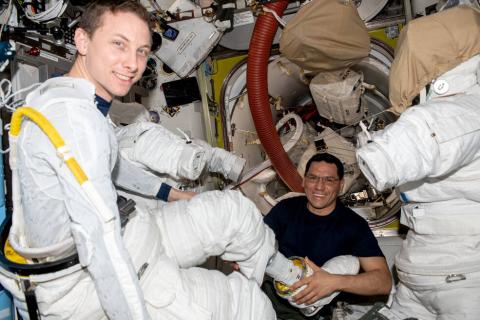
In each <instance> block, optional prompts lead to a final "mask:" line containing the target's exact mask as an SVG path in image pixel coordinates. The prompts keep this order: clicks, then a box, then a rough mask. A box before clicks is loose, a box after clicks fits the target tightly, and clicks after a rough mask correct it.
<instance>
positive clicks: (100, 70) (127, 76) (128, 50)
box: [69, 12, 151, 101]
mask: <svg viewBox="0 0 480 320" xmlns="http://www.w3.org/2000/svg"><path fill="white" fill-rule="evenodd" d="M101 19H102V22H101V25H100V27H99V28H98V29H96V30H95V32H94V33H93V35H91V36H89V35H88V33H87V32H86V31H85V30H83V29H82V28H77V30H76V32H75V44H76V46H77V50H78V57H77V60H76V61H75V64H74V67H73V68H72V70H71V71H70V73H69V75H70V76H73V77H82V78H85V79H87V80H89V81H90V82H92V83H93V84H94V85H95V89H96V94H97V95H99V96H101V97H102V98H104V99H105V100H107V101H110V100H112V99H113V97H114V96H124V95H126V94H127V93H128V91H129V90H130V88H131V87H132V85H133V84H134V83H135V82H137V81H138V80H139V79H140V77H141V76H142V74H143V71H144V70H145V67H146V65H147V59H148V55H149V53H150V45H151V35H150V30H149V27H148V25H147V24H146V23H145V21H143V20H141V19H140V18H139V17H138V16H136V15H135V14H133V13H130V12H116V13H111V12H105V13H104V14H103V15H102V17H101Z"/></svg>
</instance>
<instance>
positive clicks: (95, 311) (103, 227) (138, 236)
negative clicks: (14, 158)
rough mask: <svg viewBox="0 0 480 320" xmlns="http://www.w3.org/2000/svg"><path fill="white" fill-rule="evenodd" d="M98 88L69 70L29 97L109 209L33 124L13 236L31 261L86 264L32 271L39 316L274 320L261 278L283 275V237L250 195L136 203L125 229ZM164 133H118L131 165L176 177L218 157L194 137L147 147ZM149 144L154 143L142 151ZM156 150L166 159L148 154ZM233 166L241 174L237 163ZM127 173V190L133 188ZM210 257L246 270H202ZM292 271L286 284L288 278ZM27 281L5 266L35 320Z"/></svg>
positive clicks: (24, 139) (23, 138) (4, 278)
mask: <svg viewBox="0 0 480 320" xmlns="http://www.w3.org/2000/svg"><path fill="white" fill-rule="evenodd" d="M94 94H95V88H94V87H93V85H91V84H90V83H89V82H88V81H86V80H82V79H79V78H68V77H61V78H54V79H50V80H48V81H46V82H45V83H43V84H42V85H41V86H40V87H38V88H37V89H36V90H35V91H33V92H31V93H30V94H29V95H28V97H27V100H26V102H27V105H29V106H31V107H33V108H35V109H37V110H38V111H40V112H41V113H42V114H43V115H44V116H45V117H46V118H47V119H48V120H49V121H50V122H51V123H52V124H53V126H54V127H55V128H56V129H57V130H58V131H59V133H60V135H61V136H62V137H63V139H64V140H65V141H66V143H67V146H68V147H69V149H70V150H67V151H68V152H71V154H72V155H73V156H74V157H75V158H76V159H77V161H78V162H79V163H80V165H81V166H82V168H83V170H84V171H85V173H86V175H87V176H88V178H89V181H91V183H92V184H93V186H94V188H95V189H96V190H97V191H99V192H100V196H101V198H102V199H103V201H104V203H105V204H106V206H105V207H104V208H101V210H99V209H98V207H95V206H94V205H93V204H92V202H91V201H90V200H89V198H88V197H87V196H86V195H85V193H84V192H83V190H82V188H81V187H80V185H79V184H78V183H77V181H75V178H74V176H73V175H72V174H71V172H69V169H68V168H67V166H66V165H65V164H64V162H63V161H62V159H61V158H58V157H57V156H60V155H59V154H57V151H56V150H55V148H54V147H53V146H52V144H51V142H50V141H49V140H48V139H47V137H46V136H45V134H44V133H42V132H41V129H40V128H39V127H38V126H37V125H35V124H34V123H32V122H31V121H24V123H25V124H24V125H23V127H22V134H21V135H20V136H19V139H18V142H17V143H18V163H13V166H14V167H18V168H21V170H19V171H18V178H19V182H20V186H21V191H22V192H21V208H17V209H18V210H16V211H15V212H14V215H13V224H12V228H11V231H10V237H9V239H10V242H11V243H12V246H13V247H14V248H15V249H16V251H17V252H19V253H21V254H22V256H24V257H26V258H28V259H29V260H30V261H36V262H49V261H51V260H53V259H59V258H65V257H67V256H70V255H72V254H75V253H78V258H79V261H80V264H76V265H73V266H70V267H68V268H65V269H63V270H59V271H56V272H50V273H46V274H40V275H31V276H30V277H27V278H28V279H29V281H30V282H29V283H30V284H31V285H32V287H33V288H35V293H34V295H35V298H36V303H37V305H38V312H39V316H40V317H41V318H42V319H89V320H91V319H105V318H107V317H108V318H109V319H135V320H137V319H149V318H152V319H180V320H191V319H218V320H225V319H240V320H251V319H262V320H267V319H275V318H276V317H275V313H274V311H273V309H272V307H271V304H270V301H268V299H267V297H266V296H265V295H264V294H263V293H262V292H261V290H260V289H259V286H258V284H260V283H261V282H262V279H263V275H264V272H265V268H266V266H267V263H268V264H269V268H271V271H272V272H273V273H277V274H278V273H279V274H281V273H282V272H281V271H278V270H277V269H275V268H276V265H277V264H276V263H275V261H277V262H278V261H280V262H282V261H284V260H282V259H285V258H284V257H283V258H282V256H281V255H279V254H275V253H276V250H275V247H274V242H275V239H274V234H273V232H272V231H271V230H270V229H269V228H268V227H266V226H265V225H264V224H263V221H262V216H261V214H260V212H259V211H258V210H257V209H256V207H255V205H254V204H253V203H252V202H251V201H249V200H248V199H246V198H244V197H243V196H242V195H241V194H240V193H238V192H235V191H227V192H219V191H212V192H205V193H202V194H199V195H197V196H195V197H194V198H192V199H191V200H189V201H176V202H173V203H167V204H165V205H163V206H161V207H160V208H159V209H158V210H156V211H151V210H149V209H146V208H142V206H137V208H136V210H135V211H134V212H133V213H132V214H130V216H128V222H127V223H126V225H122V226H121V225H120V219H119V213H118V208H117V206H116V200H117V194H116V191H115V188H114V186H113V184H112V178H111V172H112V170H113V168H114V166H115V164H116V163H118V162H117V151H118V145H117V138H116V137H115V133H114V130H113V128H112V127H111V126H110V124H109V123H108V121H107V120H106V119H105V118H104V117H103V116H102V114H101V113H100V112H99V111H98V110H97V109H96V107H95V105H94V104H93V103H92V101H93V100H94ZM65 97H68V98H65ZM155 130H156V129H155V128H154V127H152V126H150V125H144V126H142V125H137V126H133V127H132V129H131V131H128V130H120V133H121V134H120V139H119V140H120V147H125V148H126V150H124V151H125V152H123V157H124V158H129V159H128V160H129V161H130V162H129V163H130V165H131V164H134V165H135V166H136V167H137V168H142V166H153V169H157V170H164V172H167V173H169V174H172V175H178V176H184V177H185V176H186V177H187V178H195V177H196V175H197V174H198V173H199V172H200V171H201V170H202V168H203V166H204V165H206V162H208V161H211V159H209V157H215V155H214V154H213V152H210V156H209V155H208V153H209V152H208V151H207V152H206V151H205V149H203V148H202V147H200V146H198V145H197V146H193V147H192V146H191V145H190V144H186V143H185V142H184V141H181V144H175V143H174V141H173V140H171V141H168V142H169V143H164V144H163V147H164V148H165V149H162V150H159V149H158V147H155V148H156V150H152V149H151V148H150V149H149V148H148V146H147V142H148V140H142V139H141V138H142V137H145V136H146V135H152V136H155V135H157V136H158V135H159V134H160V133H159V131H157V132H155ZM159 130H160V129H159ZM132 132H133V133H132ZM135 132H136V133H139V134H135ZM125 137H136V138H134V139H129V138H128V139H127V138H125ZM150 138H151V137H150ZM172 139H173V138H172ZM126 141H127V142H128V143H127V142H126ZM139 141H140V142H141V143H145V145H144V147H145V148H144V149H143V151H144V153H143V154H142V150H140V149H139V146H138V142H139ZM132 143H133V145H134V146H133V147H132ZM122 144H123V145H122ZM135 144H137V145H135ZM128 148H129V149H128ZM153 151H157V152H156V154H163V156H156V157H152V158H148V157H145V155H148V153H149V152H151V153H150V155H151V154H153ZM63 156H64V157H65V154H64V155H63ZM123 160H125V159H123ZM123 160H122V159H120V160H119V161H123ZM228 163H230V166H231V168H234V169H235V165H233V164H234V163H235V160H233V161H232V162H228ZM232 163H233V164H232ZM221 166H222V168H224V167H223V164H222V165H221ZM167 170H169V171H167ZM182 170H183V171H182ZM219 170H224V169H219ZM227 171H228V170H227ZM136 172H138V174H141V173H140V172H141V171H136ZM235 172H236V171H235ZM117 174H118V173H117ZM227 174H228V172H227ZM137 178H138V177H137ZM126 180H128V179H123V181H124V186H127V185H129V183H127V182H125V181H126ZM138 181H141V179H138ZM151 181H154V179H153V178H152V180H151ZM132 184H135V182H134V181H133V182H131V183H130V185H132ZM153 184H154V182H152V183H151V184H150V185H153ZM137 187H138V186H137ZM133 189H134V190H133V191H139V190H138V188H137V189H135V187H134V188H133ZM152 190H154V189H151V190H150V191H152ZM147 193H148V191H147ZM20 209H21V210H20ZM209 256H221V257H222V258H223V259H224V260H228V261H236V262H237V263H238V265H239V267H240V272H241V273H242V274H241V273H239V272H233V273H232V274H230V275H229V276H225V275H224V274H222V273H220V272H219V271H215V270H205V269H201V268H195V267H193V266H195V265H198V264H200V263H202V262H204V261H205V260H206V259H207V257H209ZM272 256H273V257H274V258H272ZM275 257H276V258H275ZM269 260H270V261H269ZM278 265H281V263H280V264H278ZM267 271H268V270H267ZM289 272H290V270H289V271H287V274H286V275H285V277H286V278H284V279H283V280H288V279H287V278H288V277H289V276H291V274H290V273H289ZM22 279H25V277H23V278H22V277H19V275H18V274H14V273H12V272H11V271H9V270H7V269H4V268H0V282H1V284H2V285H3V286H4V287H5V288H6V289H7V290H9V291H10V292H11V293H12V295H13V297H14V301H15V305H16V306H17V308H18V309H19V311H20V314H21V315H22V317H23V318H24V319H28V318H29V315H28V311H27V309H28V308H27V303H28V301H26V296H25V294H24V292H26V291H25V290H22V289H21V287H22V285H23V286H24V283H23V284H22V281H23V280H22ZM292 279H293V278H292ZM289 282H290V283H292V281H291V280H289ZM30 284H29V285H30ZM23 289H25V288H23Z"/></svg>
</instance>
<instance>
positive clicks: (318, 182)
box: [315, 178, 326, 189]
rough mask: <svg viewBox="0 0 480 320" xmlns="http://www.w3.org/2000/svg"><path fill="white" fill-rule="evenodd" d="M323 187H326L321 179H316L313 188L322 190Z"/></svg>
mask: <svg viewBox="0 0 480 320" xmlns="http://www.w3.org/2000/svg"><path fill="white" fill-rule="evenodd" d="M325 186H326V182H325V180H324V179H322V178H320V179H317V181H316V182H315V188H316V189H324V188H325Z"/></svg>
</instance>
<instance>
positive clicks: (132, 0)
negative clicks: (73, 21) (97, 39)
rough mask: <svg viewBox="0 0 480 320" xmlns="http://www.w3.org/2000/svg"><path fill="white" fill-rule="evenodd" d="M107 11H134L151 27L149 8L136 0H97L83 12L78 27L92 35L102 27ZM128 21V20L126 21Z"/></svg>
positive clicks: (113, 12)
mask: <svg viewBox="0 0 480 320" xmlns="http://www.w3.org/2000/svg"><path fill="white" fill-rule="evenodd" d="M106 12H110V13H112V14H115V13H117V12H128V13H133V14H134V15H136V16H137V17H138V18H140V19H141V20H142V21H145V23H146V24H147V26H148V27H149V29H150V14H149V13H148V11H147V9H146V8H145V7H144V6H143V5H142V4H141V3H140V2H139V1H136V0H96V1H93V2H91V3H89V4H88V5H87V7H86V9H85V11H84V12H83V14H82V17H81V19H80V22H79V23H78V27H79V28H82V29H83V30H85V31H86V32H87V34H88V35H89V36H90V37H91V36H93V34H94V33H95V31H96V30H97V29H98V28H100V27H101V25H102V23H103V16H104V14H105V13H106ZM125 23H128V22H125Z"/></svg>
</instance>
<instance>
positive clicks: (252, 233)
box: [156, 191, 276, 284]
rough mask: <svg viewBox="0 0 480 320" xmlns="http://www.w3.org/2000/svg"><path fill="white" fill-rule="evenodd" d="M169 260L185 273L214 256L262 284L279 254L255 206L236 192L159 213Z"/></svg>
mask: <svg viewBox="0 0 480 320" xmlns="http://www.w3.org/2000/svg"><path fill="white" fill-rule="evenodd" d="M156 221H157V223H158V226H159V227H160V229H161V234H162V238H163V243H164V246H165V250H166V253H167V255H169V256H170V257H172V258H173V259H174V260H176V262H177V263H178V265H179V266H181V267H184V268H185V267H192V266H196V265H199V264H201V263H203V262H205V261H206V259H207V258H208V257H209V256H221V257H222V258H223V260H226V261H235V262H237V263H238V265H239V267H240V271H241V272H242V273H243V274H244V275H245V276H246V277H247V278H249V279H254V280H255V281H256V282H257V283H258V284H261V283H262V281H263V276H264V273H265V268H266V266H267V263H268V261H269V259H270V258H271V257H272V256H273V255H274V253H275V252H276V249H275V235H274V234H273V231H272V230H271V229H270V228H268V227H267V226H266V225H265V224H264V223H263V219H262V215H261V213H260V212H259V211H258V209H257V208H256V207H255V204H254V203H253V202H251V201H250V200H248V199H247V198H245V197H244V196H243V195H242V194H241V193H239V192H236V191H226V192H220V191H211V192H205V193H202V194H199V195H197V196H195V197H193V198H192V199H190V200H188V201H176V202H172V203H168V204H165V206H163V207H162V208H160V209H159V210H158V211H157V212H156Z"/></svg>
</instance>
